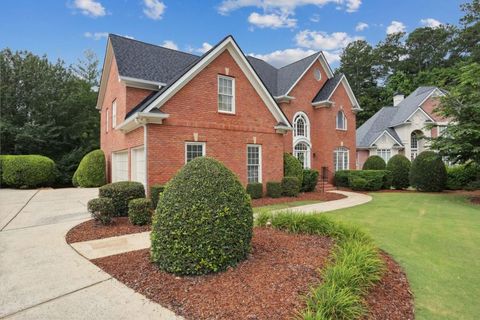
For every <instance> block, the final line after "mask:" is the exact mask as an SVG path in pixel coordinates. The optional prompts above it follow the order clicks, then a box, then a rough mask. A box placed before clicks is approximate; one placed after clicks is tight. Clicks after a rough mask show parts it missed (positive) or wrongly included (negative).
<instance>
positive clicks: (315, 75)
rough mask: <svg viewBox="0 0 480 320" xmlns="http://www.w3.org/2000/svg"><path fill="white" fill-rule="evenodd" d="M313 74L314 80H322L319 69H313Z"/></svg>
mask: <svg viewBox="0 0 480 320" xmlns="http://www.w3.org/2000/svg"><path fill="white" fill-rule="evenodd" d="M313 76H314V77H315V80H317V81H320V80H322V72H321V71H320V69H315V70H313Z"/></svg>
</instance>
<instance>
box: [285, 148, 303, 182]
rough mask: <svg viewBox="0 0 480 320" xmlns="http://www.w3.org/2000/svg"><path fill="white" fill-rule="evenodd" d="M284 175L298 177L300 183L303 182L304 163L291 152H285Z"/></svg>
mask: <svg viewBox="0 0 480 320" xmlns="http://www.w3.org/2000/svg"><path fill="white" fill-rule="evenodd" d="M283 176H284V177H297V178H298V181H300V184H302V182H303V165H302V163H301V162H300V160H298V159H297V158H295V157H294V156H292V155H291V154H290V153H284V154H283Z"/></svg>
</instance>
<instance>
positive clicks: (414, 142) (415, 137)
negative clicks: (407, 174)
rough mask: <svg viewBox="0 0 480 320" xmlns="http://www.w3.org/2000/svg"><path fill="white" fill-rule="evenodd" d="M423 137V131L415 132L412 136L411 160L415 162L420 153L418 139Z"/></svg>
mask: <svg viewBox="0 0 480 320" xmlns="http://www.w3.org/2000/svg"><path fill="white" fill-rule="evenodd" d="M421 136H422V132H421V131H418V130H417V131H413V132H412V133H411V134H410V160H411V161H413V160H415V158H416V157H417V155H418V154H419V153H420V150H419V143H418V139H419V138H420V137H421Z"/></svg>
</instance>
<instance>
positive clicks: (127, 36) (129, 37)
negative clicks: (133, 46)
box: [123, 34, 135, 40]
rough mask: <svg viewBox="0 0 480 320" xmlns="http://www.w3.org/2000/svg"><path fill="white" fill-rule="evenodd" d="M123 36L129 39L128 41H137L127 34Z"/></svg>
mask: <svg viewBox="0 0 480 320" xmlns="http://www.w3.org/2000/svg"><path fill="white" fill-rule="evenodd" d="M123 36H124V37H125V38H128V39H132V40H135V38H134V37H132V36H129V35H128V34H125V35H123Z"/></svg>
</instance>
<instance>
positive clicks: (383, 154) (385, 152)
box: [377, 149, 392, 163]
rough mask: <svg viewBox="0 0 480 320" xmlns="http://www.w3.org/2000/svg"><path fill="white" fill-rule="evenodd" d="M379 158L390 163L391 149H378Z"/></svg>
mask: <svg viewBox="0 0 480 320" xmlns="http://www.w3.org/2000/svg"><path fill="white" fill-rule="evenodd" d="M377 156H379V157H380V158H382V159H383V161H385V163H386V162H388V160H390V158H391V156H392V150H391V149H377Z"/></svg>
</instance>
